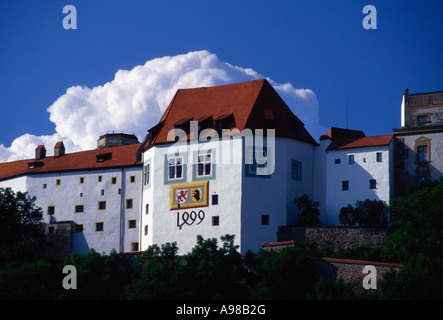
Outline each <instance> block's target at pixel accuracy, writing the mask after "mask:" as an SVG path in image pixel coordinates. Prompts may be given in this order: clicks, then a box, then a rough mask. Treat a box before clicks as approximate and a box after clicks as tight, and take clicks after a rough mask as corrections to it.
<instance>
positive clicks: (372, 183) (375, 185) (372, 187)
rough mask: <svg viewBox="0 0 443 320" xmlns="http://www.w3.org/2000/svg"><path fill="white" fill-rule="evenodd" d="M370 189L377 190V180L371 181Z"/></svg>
mask: <svg viewBox="0 0 443 320" xmlns="http://www.w3.org/2000/svg"><path fill="white" fill-rule="evenodd" d="M369 189H377V180H375V179H371V180H369Z"/></svg>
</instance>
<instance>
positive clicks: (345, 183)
mask: <svg viewBox="0 0 443 320" xmlns="http://www.w3.org/2000/svg"><path fill="white" fill-rule="evenodd" d="M341 189H342V190H343V191H347V190H349V181H348V180H344V181H342V182H341Z"/></svg>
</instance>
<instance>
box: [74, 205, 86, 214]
mask: <svg viewBox="0 0 443 320" xmlns="http://www.w3.org/2000/svg"><path fill="white" fill-rule="evenodd" d="M84 212H85V205H84V204H76V205H75V206H74V213H84Z"/></svg>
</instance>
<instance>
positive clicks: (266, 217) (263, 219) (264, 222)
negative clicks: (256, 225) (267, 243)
mask: <svg viewBox="0 0 443 320" xmlns="http://www.w3.org/2000/svg"><path fill="white" fill-rule="evenodd" d="M261 224H262V225H264V226H268V225H269V215H268V214H262V216H261Z"/></svg>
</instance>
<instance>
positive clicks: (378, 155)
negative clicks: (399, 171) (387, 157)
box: [376, 152, 383, 162]
mask: <svg viewBox="0 0 443 320" xmlns="http://www.w3.org/2000/svg"><path fill="white" fill-rule="evenodd" d="M376 158H377V162H382V161H383V157H382V153H381V152H377V155H376Z"/></svg>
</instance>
